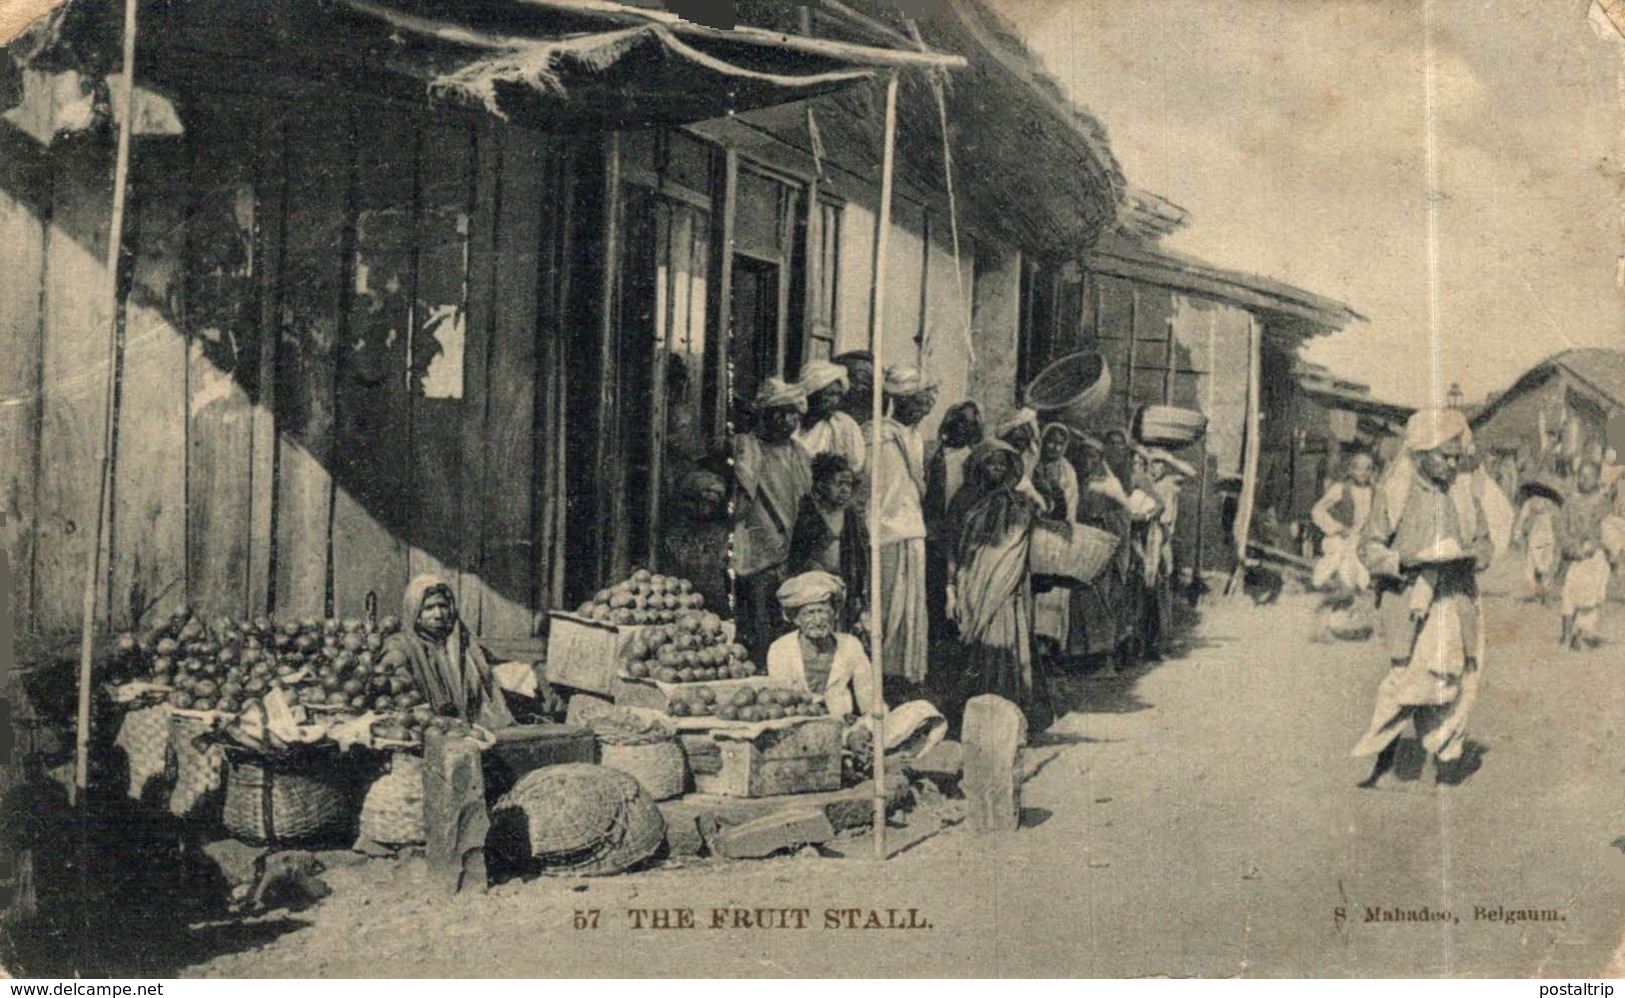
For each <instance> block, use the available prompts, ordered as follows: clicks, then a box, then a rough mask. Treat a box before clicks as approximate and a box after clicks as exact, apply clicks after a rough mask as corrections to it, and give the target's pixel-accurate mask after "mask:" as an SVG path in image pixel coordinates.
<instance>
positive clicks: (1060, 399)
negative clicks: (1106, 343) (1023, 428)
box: [1022, 351, 1112, 426]
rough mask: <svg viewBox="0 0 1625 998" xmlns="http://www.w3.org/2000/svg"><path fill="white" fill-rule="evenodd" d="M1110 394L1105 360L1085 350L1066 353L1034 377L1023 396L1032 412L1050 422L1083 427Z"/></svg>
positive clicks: (1110, 387)
mask: <svg viewBox="0 0 1625 998" xmlns="http://www.w3.org/2000/svg"><path fill="white" fill-rule="evenodd" d="M1111 392H1112V375H1111V371H1110V370H1108V369H1107V367H1106V358H1104V357H1102V356H1101V355H1100V354H1098V353H1092V352H1089V351H1084V352H1081V353H1073V354H1067V355H1066V356H1065V357H1062V358H1061V359H1060V360H1057V361H1055V362H1054V363H1052V364H1050V365H1049V366H1047V367H1045V368H1044V369H1043V370H1042V371H1039V372H1038V376H1037V377H1035V378H1033V380H1032V381H1031V382H1029V383H1028V384H1027V388H1026V390H1025V391H1024V392H1023V393H1022V398H1023V400H1024V401H1025V402H1026V403H1027V405H1028V406H1030V407H1031V408H1033V409H1037V410H1038V411H1039V412H1041V413H1045V414H1046V415H1047V416H1049V417H1050V418H1052V419H1061V420H1063V421H1065V422H1068V423H1071V424H1073V425H1075V426H1086V425H1087V421H1088V419H1089V417H1090V416H1092V415H1094V414H1095V411H1096V410H1098V409H1099V408H1100V407H1101V405H1102V404H1104V403H1105V401H1106V399H1107V398H1108V397H1109V396H1110V395H1111Z"/></svg>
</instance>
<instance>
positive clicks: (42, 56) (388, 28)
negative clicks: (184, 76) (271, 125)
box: [8, 0, 965, 131]
mask: <svg viewBox="0 0 1625 998" xmlns="http://www.w3.org/2000/svg"><path fill="white" fill-rule="evenodd" d="M113 6H114V5H110V4H101V3H96V2H93V0H68V3H66V4H65V5H64V7H63V8H59V10H58V11H57V12H56V13H55V14H54V15H53V16H52V17H51V18H50V19H49V20H48V22H46V23H44V24H42V25H41V27H40V28H39V29H37V30H36V31H35V32H34V34H33V35H32V37H30V38H29V39H27V40H25V41H24V42H23V43H21V44H19V45H16V46H13V47H12V49H11V52H10V55H11V59H10V60H8V61H9V62H10V63H11V64H12V68H13V69H17V68H27V67H30V66H32V65H34V64H36V63H37V64H39V65H40V66H44V65H47V64H49V65H50V66H52V67H54V68H66V67H71V68H73V69H75V70H78V71H79V72H81V73H83V74H85V75H86V76H91V75H94V74H95V73H97V72H98V71H99V70H100V69H102V68H105V67H102V66H100V65H99V64H100V63H102V62H105V61H106V57H107V54H108V53H109V51H110V47H109V46H108V45H107V44H106V41H107V37H106V36H107V35H108V32H109V31H110V30H111V29H113V28H116V24H114V23H112V22H114V21H116V20H117V18H116V16H110V15H109V14H108V12H107V10H105V9H104V8H111V7H113ZM142 7H143V9H142V15H141V16H142V18H143V31H144V32H145V36H146V37H147V38H149V39H151V44H150V46H148V47H144V49H143V52H144V53H145V58H146V59H147V61H148V68H146V69H143V70H142V71H143V72H157V73H160V74H163V73H165V72H166V70H167V67H166V66H164V65H163V63H164V62H165V60H166V59H169V60H170V61H177V60H178V61H185V60H187V59H189V58H195V57H196V56H197V55H198V54H199V53H205V52H206V53H210V55H211V57H218V56H221V55H229V56H230V57H231V59H232V62H233V65H236V66H240V67H242V68H244V69H248V68H249V67H253V68H254V70H255V71H257V72H262V73H266V74H273V75H279V76H305V77H313V78H326V79H330V80H333V81H335V82H340V81H342V82H343V83H344V84H345V85H348V86H361V87H366V86H367V81H368V80H372V81H374V82H375V83H378V84H380V85H383V84H387V86H385V87H384V89H387V90H388V91H389V92H391V93H400V92H402V90H403V87H404V88H405V92H406V93H411V92H413V88H415V87H420V88H421V89H417V90H416V91H415V92H416V93H418V94H422V95H423V96H424V98H425V99H427V100H430V101H434V102H439V103H444V104H451V105H463V106H469V107H473V108H476V109H482V110H485V111H488V112H490V113H492V114H494V115H497V116H498V117H501V118H504V119H507V120H510V121H513V122H515V123H517V124H522V125H526V126H528V127H532V128H539V129H547V130H555V131H557V130H579V129H586V128H592V129H626V128H641V127H649V126H658V125H675V124H683V123H687V122H692V121H701V120H705V119H708V118H716V117H721V116H723V115H726V114H729V113H732V112H738V111H746V110H752V109H755V108H761V107H768V106H772V105H775V104H784V103H788V102H792V101H799V100H805V99H807V98H810V97H816V96H819V95H822V94H827V93H830V92H832V91H836V90H840V89H842V88H845V87H849V86H852V85H853V84H856V83H860V82H862V81H865V80H868V79H871V78H873V77H874V76H876V75H877V74H880V73H882V72H884V71H887V70H896V69H904V68H922V69H928V70H935V71H942V70H952V69H957V68H960V67H962V66H964V65H965V60H964V59H962V58H960V57H958V56H952V55H945V54H942V53H939V52H933V51H921V50H919V49H894V48H885V47H878V46H872V45H861V44H852V43H849V42H841V41H834V40H830V39H825V38H818V37H812V36H805V35H797V34H790V33H785V32H778V31H770V30H766V29H763V28H756V27H751V26H749V25H740V26H737V27H733V28H717V27H711V26H707V25H702V24H696V23H694V22H691V21H687V20H685V19H683V18H681V17H678V16H677V15H675V14H672V13H670V12H668V11H665V10H661V9H651V8H645V7H634V6H629V5H627V4H622V3H611V2H606V0H458V2H456V3H447V2H444V0H275V2H274V4H273V7H274V10H273V11H271V12H270V13H264V12H262V13H261V16H258V17H254V18H231V19H227V20H226V21H225V23H222V19H221V18H219V17H216V16H213V15H212V14H211V13H210V10H211V9H213V7H214V4H213V2H212V0H203V2H202V3H200V4H196V5H193V4H188V5H174V4H170V3H167V2H165V0H143V5H142ZM111 51H116V48H112V49H111ZM138 61H140V60H138ZM200 65H201V66H202V67H203V68H204V71H205V72H206V71H207V66H208V65H209V64H208V62H207V61H206V59H205V60H204V61H202V62H201V63H200Z"/></svg>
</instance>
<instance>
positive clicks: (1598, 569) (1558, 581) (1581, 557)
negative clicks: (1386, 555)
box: [1311, 424, 1625, 651]
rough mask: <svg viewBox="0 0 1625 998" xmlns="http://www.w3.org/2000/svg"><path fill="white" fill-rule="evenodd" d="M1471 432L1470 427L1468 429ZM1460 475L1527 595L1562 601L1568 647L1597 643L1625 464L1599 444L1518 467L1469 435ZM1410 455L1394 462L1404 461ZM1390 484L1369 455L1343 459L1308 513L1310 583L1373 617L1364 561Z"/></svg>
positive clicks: (1624, 518)
mask: <svg viewBox="0 0 1625 998" xmlns="http://www.w3.org/2000/svg"><path fill="white" fill-rule="evenodd" d="M1463 425H1464V427H1465V424H1463ZM1463 436H1464V438H1465V440H1466V446H1465V447H1464V449H1463V452H1462V454H1461V455H1460V456H1459V464H1460V469H1459V470H1461V471H1463V472H1466V473H1467V474H1468V476H1469V478H1470V480H1471V481H1472V482H1473V483H1474V485H1475V488H1476V489H1477V491H1478V493H1479V495H1480V496H1481V502H1483V501H1486V498H1487V502H1488V503H1489V505H1490V507H1491V508H1490V509H1489V510H1487V511H1486V513H1487V515H1488V516H1489V517H1490V519H1491V521H1492V522H1494V523H1495V524H1497V525H1498V526H1500V527H1502V528H1503V530H1502V532H1503V533H1505V535H1506V538H1505V541H1504V542H1503V543H1502V544H1500V545H1498V546H1499V547H1510V548H1514V549H1519V550H1521V554H1522V562H1523V574H1524V579H1525V582H1526V584H1527V592H1526V594H1525V597H1526V598H1527V599H1530V600H1535V601H1539V602H1541V603H1543V604H1550V603H1552V602H1554V601H1556V602H1558V603H1560V604H1561V613H1560V615H1559V621H1558V627H1557V634H1558V642H1559V644H1561V645H1562V646H1563V647H1564V648H1567V649H1570V650H1574V651H1579V650H1583V649H1586V648H1592V647H1595V646H1596V645H1597V643H1598V637H1597V626H1598V621H1599V619H1600V614H1601V610H1602V606H1603V603H1604V602H1605V600H1606V598H1607V592H1608V587H1609V582H1610V581H1611V579H1612V577H1613V573H1614V571H1615V570H1616V569H1617V568H1618V566H1619V563H1620V561H1621V559H1622V558H1625V488H1622V487H1621V485H1620V482H1621V480H1622V479H1625V466H1621V465H1620V464H1619V463H1618V458H1617V454H1616V452H1615V451H1614V450H1613V449H1611V448H1605V447H1604V446H1603V445H1601V444H1600V443H1597V444H1593V445H1591V446H1590V447H1589V448H1585V449H1583V450H1581V451H1578V452H1576V453H1566V452H1565V449H1564V448H1563V447H1562V445H1561V444H1558V443H1556V442H1553V443H1551V444H1550V445H1549V446H1548V448H1547V449H1546V450H1545V451H1543V452H1541V453H1537V454H1531V455H1528V456H1526V457H1524V458H1523V459H1521V460H1520V458H1519V456H1518V455H1512V454H1500V453H1494V454H1487V455H1485V454H1481V453H1480V452H1479V451H1478V450H1477V449H1476V448H1474V447H1473V445H1472V434H1471V431H1470V430H1467V429H1465V428H1464V430H1463ZM1403 461H1404V458H1403V456H1402V458H1401V459H1400V460H1399V461H1396V462H1395V465H1398V464H1400V463H1403ZM1392 477H1393V468H1392V467H1389V468H1384V467H1383V466H1382V465H1381V464H1380V463H1379V462H1378V461H1377V459H1376V458H1375V456H1374V455H1373V454H1372V453H1371V452H1370V451H1366V450H1357V451H1355V452H1353V453H1352V454H1350V455H1349V456H1348V457H1347V458H1346V460H1345V461H1344V467H1343V472H1342V474H1341V475H1340V476H1338V477H1337V478H1335V479H1334V480H1333V481H1332V482H1330V483H1329V484H1328V486H1327V487H1326V490H1325V492H1324V493H1323V494H1322V495H1321V498H1320V501H1319V502H1317V503H1316V504H1315V507H1314V510H1313V512H1312V514H1311V519H1312V522H1313V523H1314V526H1315V527H1316V529H1317V530H1318V531H1319V533H1320V536H1321V549H1320V557H1319V558H1318V559H1317V560H1316V562H1315V563H1314V568H1313V571H1312V572H1311V584H1312V586H1313V587H1314V588H1316V589H1317V590H1320V591H1322V592H1326V593H1328V594H1329V596H1330V599H1329V601H1328V606H1347V605H1348V604H1349V603H1351V602H1352V603H1355V604H1356V605H1357V606H1360V607H1364V608H1365V609H1367V610H1369V609H1371V606H1372V603H1373V601H1372V596H1373V595H1374V593H1375V592H1376V591H1377V590H1378V588H1379V587H1375V586H1374V585H1373V579H1372V573H1371V571H1370V569H1369V567H1368V566H1367V565H1366V564H1365V562H1364V561H1363V560H1362V558H1361V556H1360V550H1361V540H1362V537H1363V536H1364V534H1365V532H1366V527H1367V524H1368V522H1369V520H1370V516H1371V510H1372V508H1373V500H1374V498H1375V496H1376V491H1377V489H1378V488H1379V484H1378V480H1379V478H1381V479H1382V480H1388V479H1391V478H1392Z"/></svg>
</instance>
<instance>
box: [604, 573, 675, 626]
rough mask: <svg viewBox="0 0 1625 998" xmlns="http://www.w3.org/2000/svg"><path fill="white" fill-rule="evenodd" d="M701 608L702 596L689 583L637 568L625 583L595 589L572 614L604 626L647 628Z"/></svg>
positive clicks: (667, 622)
mask: <svg viewBox="0 0 1625 998" xmlns="http://www.w3.org/2000/svg"><path fill="white" fill-rule="evenodd" d="M704 608H705V597H703V596H701V595H700V594H699V593H697V592H695V591H694V584H693V583H692V582H690V581H688V580H687V579H679V578H675V577H674V576H670V575H655V574H653V573H651V572H650V571H649V570H648V569H646V568H640V569H638V570H637V571H636V572H633V573H632V577H631V578H629V579H627V580H626V581H625V582H621V583H618V584H616V585H614V586H611V587H610V588H608V589H600V590H598V593H597V595H595V596H594V597H593V598H592V599H591V600H589V601H587V602H586V603H583V604H581V605H580V606H579V607H577V608H576V614H577V616H581V617H587V618H590V619H592V620H598V621H602V622H604V623H606V624H619V625H623V626H625V625H630V626H647V625H650V624H669V623H671V622H672V621H674V620H676V619H677V618H678V617H679V616H680V615H681V614H683V613H684V612H694V611H698V610H703V609H704Z"/></svg>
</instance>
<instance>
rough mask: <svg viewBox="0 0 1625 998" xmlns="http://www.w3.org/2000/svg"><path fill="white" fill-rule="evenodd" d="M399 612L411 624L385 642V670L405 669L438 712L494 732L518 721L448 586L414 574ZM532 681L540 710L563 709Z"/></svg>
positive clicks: (537, 679) (544, 687)
mask: <svg viewBox="0 0 1625 998" xmlns="http://www.w3.org/2000/svg"><path fill="white" fill-rule="evenodd" d="M402 610H403V611H404V612H403V613H402V615H401V617H402V619H403V620H405V621H409V622H410V625H409V627H408V628H406V629H403V630H401V631H400V632H398V633H395V634H391V635H390V636H389V637H388V638H386V639H385V640H384V648H383V664H384V666H385V667H386V668H397V667H399V666H401V665H404V666H406V668H407V669H408V670H409V671H410V673H411V676H412V679H413V681H414V682H416V683H417V688H418V691H419V692H421V693H422V694H423V697H424V699H425V700H427V701H428V703H429V706H430V707H431V708H432V709H433V710H434V712H435V713H436V714H441V715H445V716H450V717H458V718H461V719H463V720H465V721H468V722H469V723H470V724H479V725H482V726H484V727H486V728H489V729H493V730H494V729H496V728H506V727H510V726H512V725H513V724H515V723H517V722H516V721H515V719H514V715H513V712H512V711H511V710H510V709H509V706H508V702H507V698H506V695H505V694H504V692H503V690H502V687H501V686H500V685H498V683H497V679H496V677H495V675H494V674H493V673H492V666H493V665H494V664H495V663H494V662H493V660H492V658H491V656H490V653H489V652H487V651H486V650H485V648H484V647H483V646H482V645H481V644H480V643H479V641H478V640H477V639H475V637H474V636H473V635H472V634H470V633H469V632H468V628H466V627H464V626H463V623H462V621H461V620H460V619H459V618H458V616H457V597H456V594H455V593H453V591H452V588H451V586H450V585H449V584H448V583H446V582H445V581H444V580H443V579H440V578H437V577H435V576H432V575H420V576H418V577H417V578H415V579H413V580H412V581H411V582H410V583H409V584H408V585H407V587H406V595H405V598H404V599H403V600H402ZM535 682H536V695H535V699H536V700H537V701H538V702H539V705H540V707H541V710H542V712H543V713H555V712H557V711H558V710H559V709H561V708H562V704H561V703H560V702H559V700H558V698H557V697H556V696H555V695H554V693H553V691H552V689H551V688H550V687H549V686H548V685H547V683H546V681H545V680H543V679H542V678H541V677H540V676H537V677H535Z"/></svg>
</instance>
